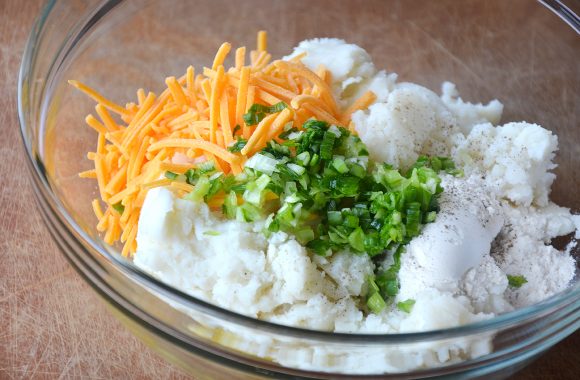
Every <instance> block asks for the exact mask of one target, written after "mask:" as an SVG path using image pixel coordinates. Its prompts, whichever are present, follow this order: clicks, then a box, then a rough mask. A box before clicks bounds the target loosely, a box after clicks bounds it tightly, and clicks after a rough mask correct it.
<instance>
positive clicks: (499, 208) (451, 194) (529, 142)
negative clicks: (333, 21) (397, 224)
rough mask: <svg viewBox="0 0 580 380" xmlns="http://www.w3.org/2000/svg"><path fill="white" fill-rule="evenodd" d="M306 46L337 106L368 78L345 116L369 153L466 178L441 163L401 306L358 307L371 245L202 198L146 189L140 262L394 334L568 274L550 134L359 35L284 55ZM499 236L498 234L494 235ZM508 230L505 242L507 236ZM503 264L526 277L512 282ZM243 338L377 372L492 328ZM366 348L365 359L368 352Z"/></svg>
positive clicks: (484, 314)
mask: <svg viewBox="0 0 580 380" xmlns="http://www.w3.org/2000/svg"><path fill="white" fill-rule="evenodd" d="M304 52H306V53H307V55H306V57H305V58H304V59H303V62H304V63H305V64H306V65H307V66H308V67H310V68H311V69H316V68H317V67H318V66H319V65H320V64H324V65H325V66H326V67H327V68H328V69H329V70H330V71H331V72H332V76H333V83H332V89H333V91H334V93H335V96H336V97H337V98H338V99H339V100H340V102H341V104H342V106H347V105H349V104H351V103H352V101H353V99H355V98H356V97H357V96H358V95H360V94H362V93H363V92H365V91H367V90H369V89H370V90H372V91H373V92H375V93H376V94H377V100H376V102H375V104H373V105H371V106H370V107H369V108H368V110H365V111H358V112H356V113H355V114H354V115H353V117H352V121H353V124H354V127H355V128H356V130H357V132H358V134H359V136H360V138H361V139H362V141H363V142H365V143H366V145H367V147H368V150H369V153H370V157H371V158H372V159H374V160H376V161H380V162H387V163H389V164H391V165H393V166H394V167H397V168H403V169H405V168H408V167H409V166H410V165H412V164H413V163H414V162H415V161H416V159H417V158H418V157H419V156H420V155H439V156H452V157H453V158H454V160H455V161H456V163H457V165H458V167H460V168H461V169H463V170H464V173H465V176H464V177H459V178H457V177H451V176H446V175H443V176H442V178H443V182H442V185H443V187H444V189H445V192H444V193H443V195H442V198H441V202H440V207H441V211H440V212H439V213H438V216H437V218H436V221H435V222H434V223H431V224H428V225H426V226H425V228H424V230H423V232H422V234H421V235H420V236H418V237H416V238H415V239H414V240H413V241H411V243H410V244H409V245H408V246H407V252H406V253H404V254H403V255H402V258H401V260H402V265H401V271H400V273H399V280H400V293H399V295H398V296H397V299H396V301H404V300H406V299H409V298H412V299H413V300H414V301H415V304H414V307H413V308H412V310H411V311H410V312H409V313H406V312H403V311H401V310H398V309H397V308H396V307H395V303H393V304H392V305H390V306H388V307H387V308H385V309H384V310H383V311H382V312H381V313H380V314H378V315H377V314H369V315H366V314H364V313H363V312H362V311H361V309H360V307H359V306H360V303H361V300H364V296H365V295H366V294H367V285H366V281H367V278H368V276H370V275H372V274H373V272H374V270H375V267H376V266H380V267H383V268H387V267H388V266H389V265H390V264H391V263H390V262H389V261H388V260H385V261H384V262H382V263H381V262H379V263H376V262H373V261H372V260H371V259H370V258H369V256H367V255H355V254H352V253H350V252H338V253H335V254H334V255H332V256H331V257H326V258H324V257H319V256H315V255H311V254H309V253H308V252H307V250H306V249H305V248H304V247H303V246H301V245H300V244H299V243H298V242H297V241H296V240H295V239H294V238H293V237H292V236H289V235H287V234H285V233H281V232H280V233H275V234H272V235H271V236H269V237H265V236H264V234H263V233H262V228H263V225H262V222H255V223H244V222H238V221H233V220H226V219H224V218H222V217H221V216H220V215H216V214H213V213H212V212H210V210H209V209H208V207H207V206H206V205H205V204H203V203H194V202H191V201H187V200H183V199H178V198H177V197H176V196H175V195H174V194H173V193H172V192H171V191H169V190H167V189H163V188H159V189H154V190H151V191H149V193H148V195H147V198H146V200H145V204H144V205H143V209H142V212H141V217H140V219H139V229H138V236H137V241H138V251H137V253H136V255H135V258H134V262H135V264H136V265H137V266H139V267H140V268H142V269H144V270H145V271H147V272H149V273H151V274H152V275H154V276H156V277H158V278H159V279H160V280H162V281H164V282H166V283H168V284H170V285H172V286H175V287H176V288H178V289H181V290H183V291H185V292H187V293H189V294H191V295H193V296H196V297H198V298H200V299H203V300H206V301H209V302H211V303H214V304H216V305H219V306H221V307H224V308H226V309H229V310H233V311H236V312H238V313H241V314H245V315H249V316H252V317H255V318H259V319H263V320H268V321H272V322H275V323H279V324H285V325H291V326H297V327H302V328H307V329H315V330H325V331H334V332H361V333H379V334H385V333H398V332H415V331H427V330H433V329H441V328H447V327H453V326H459V325H463V324H467V323H472V322H477V321H481V320H485V319H488V318H492V317H493V316H495V315H497V314H499V313H503V312H506V311H510V310H513V308H514V307H521V306H525V305H529V304H531V303H534V302H538V301H541V300H542V299H545V298H547V297H549V296H551V295H552V294H554V293H556V292H558V291H561V290H562V289H564V288H565V287H566V286H567V285H568V284H569V282H570V281H571V280H572V278H573V276H574V270H575V269H574V268H575V267H574V260H573V259H572V258H571V257H570V255H569V254H567V253H564V252H559V251H557V250H556V249H554V248H553V247H550V246H546V245H545V243H546V242H549V241H550V239H551V238H553V237H555V236H560V235H563V234H567V233H570V232H572V231H574V230H575V229H576V228H577V226H575V224H574V218H573V217H572V216H571V214H570V211H569V210H568V209H565V208H561V207H558V206H556V205H554V204H552V203H551V202H550V201H549V192H550V186H551V184H552V182H553V180H554V174H552V173H551V172H550V170H552V169H553V168H554V167H555V164H554V163H553V158H554V155H555V152H556V150H557V147H558V141H557V138H556V136H554V135H553V134H552V133H551V132H549V131H547V130H546V129H543V128H542V127H540V126H538V125H536V124H528V123H509V124H505V125H503V126H497V124H498V123H499V120H500V116H501V113H502V109H503V106H502V104H501V103H500V102H499V101H497V100H492V101H491V102H490V103H488V104H487V105H483V104H472V103H468V102H465V101H463V100H462V99H461V98H460V97H459V94H458V92H457V90H456V88H455V86H454V85H453V84H451V83H445V84H443V94H442V96H438V95H437V94H435V93H434V92H433V91H431V90H429V89H427V88H425V87H422V86H419V85H416V84H412V83H396V75H394V74H387V73H386V72H384V71H378V70H377V69H376V68H375V66H374V64H373V63H372V61H371V59H370V57H369V55H368V54H367V53H366V52H365V51H364V50H363V49H362V48H360V47H358V46H356V45H352V44H347V43H345V42H344V41H342V40H338V39H316V40H310V41H304V42H302V43H300V44H299V45H298V47H297V48H296V49H295V50H294V52H293V53H292V54H291V55H289V56H288V57H286V58H291V57H294V56H296V55H298V54H301V53H304ZM503 243H506V244H503ZM508 243H509V244H508ZM507 275H524V276H525V277H526V278H527V280H528V284H525V285H524V286H522V287H521V288H518V289H516V288H510V287H509V286H508V280H507ZM234 333H235V334H238V335H241V336H242V337H243V339H244V340H246V341H247V342H255V344H251V343H248V344H247V345H246V346H245V348H244V350H246V351H247V352H249V353H253V354H255V355H259V356H261V357H269V358H272V360H274V361H277V362H279V363H281V364H283V365H287V366H293V367H298V368H305V369H315V370H322V371H341V372H345V373H381V372H385V371H400V370H407V369H414V368H423V367H428V366H433V365H441V364H443V363H450V362H453V361H457V360H461V359H465V358H470V357H475V356H478V355H482V354H485V353H488V352H490V350H491V349H492V347H491V343H490V342H491V337H478V338H477V339H471V340H470V339H466V340H464V341H455V342H453V343H447V344H440V345H433V346H425V347H422V348H421V349H416V350H414V351H412V352H413V355H407V354H409V352H406V353H405V352H404V351H397V352H395V351H393V350H385V349H381V348H377V347H373V348H368V349H364V350H361V351H360V352H357V351H356V350H354V351H352V352H341V351H340V350H337V349H336V348H332V349H326V348H320V347H319V348H316V350H315V352H316V355H314V354H313V353H312V352H313V351H312V350H313V348H312V347H309V346H307V345H305V346H300V345H298V346H292V348H291V349H290V350H287V351H284V350H279V349H275V347H276V345H277V344H280V343H279V342H278V343H276V344H274V342H272V341H271V340H269V339H266V338H264V339H261V338H259V337H252V336H249V335H247V334H245V333H244V332H243V331H242V330H240V331H237V332H234ZM367 357H373V358H376V359H377V360H372V365H369V361H368V360H365V359H366V358H367Z"/></svg>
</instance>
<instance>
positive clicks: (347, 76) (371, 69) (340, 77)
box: [283, 38, 397, 106]
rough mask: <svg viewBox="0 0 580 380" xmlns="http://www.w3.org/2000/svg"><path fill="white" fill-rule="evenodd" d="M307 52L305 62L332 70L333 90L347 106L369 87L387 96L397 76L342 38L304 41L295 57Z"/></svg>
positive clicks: (382, 98)
mask: <svg viewBox="0 0 580 380" xmlns="http://www.w3.org/2000/svg"><path fill="white" fill-rule="evenodd" d="M303 53H306V56H305V57H304V58H303V59H302V63H304V64H305V65H306V67H308V68H309V69H311V70H314V71H316V70H317V69H318V67H319V66H320V65H323V66H324V67H326V68H327V69H328V70H329V71H330V72H331V73H332V90H333V92H334V95H335V96H336V98H337V99H338V100H339V101H340V102H341V103H342V105H343V106H348V105H350V104H351V103H352V102H354V101H355V100H356V99H357V98H358V97H359V96H361V95H362V94H363V93H364V92H366V91H369V90H370V91H373V92H374V93H375V95H376V96H377V100H378V101H384V100H386V98H387V96H388V95H389V92H390V91H392V89H393V86H394V85H395V82H396V80H397V75H396V74H387V73H386V72H385V71H384V70H381V71H377V69H376V68H375V65H374V63H373V62H372V60H371V57H370V55H369V54H368V53H367V52H366V51H365V50H364V49H363V48H361V47H360V46H358V45H354V44H348V43H346V42H345V41H344V40H340V39H338V38H315V39H312V40H306V41H302V42H300V43H299V44H298V46H297V47H295V48H294V51H293V52H292V54H290V55H288V56H286V57H284V58H283V59H291V58H293V57H295V56H297V55H299V54H303Z"/></svg>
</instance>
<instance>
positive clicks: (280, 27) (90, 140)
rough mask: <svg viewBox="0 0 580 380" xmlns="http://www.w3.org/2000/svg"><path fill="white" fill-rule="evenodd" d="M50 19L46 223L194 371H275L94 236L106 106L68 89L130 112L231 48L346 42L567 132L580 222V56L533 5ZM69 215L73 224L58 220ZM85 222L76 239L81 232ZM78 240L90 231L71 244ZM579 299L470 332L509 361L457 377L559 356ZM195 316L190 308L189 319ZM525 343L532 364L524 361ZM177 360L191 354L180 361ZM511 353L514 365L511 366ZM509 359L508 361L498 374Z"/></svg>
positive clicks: (39, 140) (25, 99)
mask: <svg viewBox="0 0 580 380" xmlns="http://www.w3.org/2000/svg"><path fill="white" fill-rule="evenodd" d="M99 9H100V11H96V10H99ZM46 17H48V20H47V22H46V23H45V24H44V25H45V26H44V28H43V29H42V31H41V32H42V34H41V36H40V37H39V38H37V40H36V42H35V46H36V51H33V50H30V46H29V50H28V51H27V53H28V54H33V55H34V56H29V57H28V59H30V62H29V63H30V65H29V66H26V57H25V63H24V67H25V70H24V72H23V74H24V75H23V77H24V78H25V81H24V83H23V84H22V89H21V91H23V92H21V102H22V104H23V114H21V117H22V119H23V124H24V134H25V139H27V143H28V145H29V152H30V153H31V155H33V157H34V158H35V159H36V164H37V168H36V169H37V170H38V169H39V167H41V168H42V170H44V174H45V176H46V177H45V178H46V181H47V183H45V184H43V183H42V180H41V179H37V178H35V180H36V183H37V185H38V186H39V188H41V187H43V186H44V185H48V186H47V187H46V191H45V192H44V194H43V191H40V190H39V193H38V194H39V198H40V200H41V203H42V202H47V204H49V205H48V206H46V207H45V210H44V212H45V213H46V215H47V219H48V220H49V225H50V223H51V222H50V220H53V221H54V223H55V225H57V224H58V226H52V227H51V228H52V229H53V233H55V235H57V236H58V237H60V238H61V239H62V241H61V242H60V243H59V244H60V245H61V247H62V248H63V250H65V252H68V253H67V254H68V255H69V258H71V260H72V261H73V263H74V264H75V265H76V266H77V267H78V268H79V269H80V270H81V271H82V272H83V273H84V275H85V276H86V277H87V278H88V280H89V281H90V282H92V283H93V284H94V285H95V284H96V285H95V286H96V287H97V288H99V289H100V291H101V292H102V294H103V295H106V296H107V297H109V301H110V302H111V303H113V304H114V305H115V306H116V307H117V308H119V309H122V310H124V313H125V315H126V316H127V315H132V317H131V318H129V317H126V319H127V321H129V323H130V324H131V321H132V324H133V325H135V326H140V327H139V328H141V329H144V328H143V325H144V322H143V321H144V320H145V321H147V322H146V323H147V324H149V325H150V326H154V327H152V328H151V329H144V330H143V331H145V332H143V333H142V334H143V336H150V338H148V339H152V338H151V337H156V339H159V342H165V343H159V342H158V343H157V344H167V345H168V346H167V347H173V349H170V350H165V353H166V355H169V356H171V357H172V358H173V359H174V360H175V361H178V362H180V363H181V364H182V365H185V366H189V365H187V364H184V363H188V362H187V360H186V359H183V358H187V357H188V355H189V357H190V358H191V357H194V356H195V357H199V356H200V355H201V354H200V353H199V352H197V353H196V352H194V350H193V349H194V347H198V348H199V349H201V350H206V351H212V352H213V353H214V354H216V355H218V356H224V357H230V358H232V360H234V361H240V362H244V361H245V362H246V364H248V365H249V366H252V365H253V366H255V367H261V368H269V369H271V370H275V367H276V365H275V364H273V363H268V362H266V361H263V360H261V359H256V358H253V357H251V356H248V355H245V354H244V353H243V351H244V348H243V346H244V344H247V343H244V342H241V343H240V342H236V341H235V339H230V338H231V337H228V336H227V334H226V335H220V334H221V332H220V331H221V330H220V328H221V327H224V324H227V323H230V322H227V323H226V322H224V320H223V316H220V317H216V315H219V312H216V311H215V310H213V309H211V308H207V307H205V306H199V304H196V303H195V301H191V300H190V301H187V299H185V300H184V299H182V298H180V297H179V295H176V294H174V293H171V292H167V290H166V289H162V288H157V289H149V290H145V288H148V287H149V288H151V283H150V282H148V280H147V279H146V278H145V279H144V278H143V277H139V276H135V275H134V273H133V272H131V269H129V268H128V267H126V266H122V265H119V264H118V263H114V262H112V261H111V260H110V258H108V257H107V256H106V255H103V254H102V252H103V251H106V250H108V248H107V247H105V246H104V245H103V244H102V242H101V240H100V238H99V236H98V235H97V234H96V232H95V229H94V225H95V218H94V215H93V213H92V210H91V207H90V202H91V200H92V199H93V198H95V197H97V196H98V192H97V188H96V184H95V182H94V181H91V180H83V179H80V178H78V176H77V173H78V172H80V171H82V170H86V169H90V168H91V161H89V160H88V159H87V158H86V152H88V151H92V150H94V148H95V145H96V134H95V133H94V131H92V130H91V129H90V128H88V127H87V126H86V125H85V124H84V122H83V120H84V117H85V116H86V115H87V114H88V113H91V112H94V108H93V107H94V103H93V101H92V100H90V99H88V98H87V97H85V96H83V95H81V94H80V93H78V92H76V91H74V90H73V89H72V87H70V86H68V85H67V84H66V81H67V80H68V79H77V80H80V81H82V82H84V83H87V84H88V85H91V86H93V87H94V88H95V89H97V90H98V91H100V92H102V93H103V94H106V95H107V97H110V98H111V99H112V100H114V101H116V102H118V103H121V104H124V103H126V102H130V101H135V100H136V95H135V91H136V89H137V88H140V87H143V88H144V89H146V90H151V91H154V92H159V91H160V90H161V89H162V88H163V87H164V78H165V77H166V76H170V75H175V76H179V75H181V74H183V73H184V72H185V69H186V67H187V66H188V65H194V66H195V68H196V69H197V70H198V72H199V70H201V68H202V67H203V66H204V65H205V66H207V65H210V64H211V61H212V58H213V55H214V54H215V51H216V49H217V48H218V47H219V45H220V44H221V43H222V42H223V41H229V42H231V43H232V44H233V46H234V47H236V46H240V45H246V46H248V47H249V48H252V47H253V46H254V44H255V36H256V32H257V31H258V30H261V29H265V30H267V31H268V32H269V51H270V52H271V53H272V54H273V56H274V57H280V56H282V55H285V54H287V53H288V52H289V51H290V50H291V48H292V47H293V46H294V45H296V44H297V42H299V41H301V40H303V39H306V38H314V37H339V38H343V39H345V40H347V41H349V42H353V43H356V44H359V45H361V46H362V47H364V48H365V49H366V50H367V51H368V52H369V53H370V55H371V56H372V57H373V59H374V61H375V64H376V65H377V67H378V68H385V69H387V71H389V72H396V73H398V74H399V79H400V81H412V82H415V83H419V84H422V85H425V86H427V87H429V88H431V89H433V90H434V91H436V92H439V90H440V84H441V83H442V82H443V81H445V80H451V81H453V82H455V83H456V84H457V86H458V89H459V91H460V93H461V95H462V97H463V98H464V99H465V100H469V101H483V102H487V101H489V100H491V99H493V98H498V99H499V100H500V101H502V102H503V103H504V105H505V112H504V121H519V120H526V121H530V122H537V123H539V124H541V125H543V126H544V127H546V128H548V129H551V130H553V131H554V132H555V133H556V134H558V136H559V141H560V154H559V156H558V157H557V162H558V164H559V166H558V168H557V169H556V172H557V174H558V179H557V181H556V183H555V184H554V187H553V199H554V200H556V201H557V202H558V203H559V204H561V205H564V206H567V207H571V208H572V209H574V210H580V198H579V197H578V196H577V192H576V191H570V190H571V189H577V188H578V187H579V185H580V180H579V178H580V147H579V145H578V141H579V139H580V130H579V129H578V115H579V112H578V107H579V104H580V66H579V65H578V64H577V61H578V59H577V58H578V52H579V51H580V50H579V49H580V45H579V43H580V41H579V39H578V37H577V35H576V34H575V33H574V32H573V31H572V30H571V29H569V28H568V27H567V26H566V25H565V24H564V23H562V22H561V21H560V20H559V19H557V18H556V16H554V15H553V14H552V13H550V12H548V11H547V10H546V9H544V8H543V7H542V6H541V5H540V4H536V3H532V4H531V5H530V2H529V1H527V0H518V1H510V2H505V1H502V0H492V1H485V2H481V1H462V2H458V1H454V0H444V1H438V2H432V1H418V2H417V1H415V2H406V1H382V0H377V1H340V2H337V1H330V0H329V1H313V0H293V1H284V2H282V1H276V2H273V1H267V0H262V1H260V0H246V1H240V2H236V5H235V6H234V5H233V3H232V2H230V1H227V0H221V1H216V0H198V1H195V2H191V1H178V0H172V1H131V2H120V3H118V2H108V3H107V5H106V6H104V7H103V5H102V4H101V2H99V1H94V2H85V1H63V2H57V3H56V4H52V5H51V8H50V13H48V15H47V16H46ZM71 36H72V37H73V38H72V39H71V38H70V37H71ZM77 37H78V38H77ZM63 41H64V43H63ZM73 45H74V48H72V49H70V47H71V46H73ZM48 189H50V191H52V193H50V191H48ZM53 195H54V198H53ZM52 200H56V202H52ZM55 213H56V214H59V213H60V215H61V217H58V218H54V217H53V216H52V215H53V214H55ZM62 215H64V217H62ZM73 220H74V223H76V224H77V225H78V226H73ZM59 223H62V225H60V224H59ZM59 226H60V227H59ZM74 228H77V229H76V232H74V233H73V234H72V235H70V236H69V235H67V231H68V230H74ZM79 242H80V243H79ZM99 250H103V251H101V252H100V251H99ZM70 252H75V253H70ZM83 255H84V256H83ZM126 265H129V266H130V263H127V264H126ZM83 268H90V270H84V269H83ZM567 297H568V298H567V299H566V301H565V302H563V301H562V302H559V301H558V300H557V299H556V300H553V305H554V306H553V307H550V308H546V309H544V310H543V311H542V312H541V313H539V314H530V315H529V317H528V320H527V325H522V323H521V321H519V320H518V321H512V322H510V323H507V322H506V324H505V325H503V327H501V328H500V329H498V330H490V329H487V330H486V329H485V328H482V329H479V330H473V331H463V332H461V334H462V335H464V337H465V335H467V336H469V337H471V338H472V340H473V341H476V340H481V339H485V338H486V337H490V336H491V335H490V333H493V336H496V335H495V334H496V333H500V334H499V335H497V336H496V337H495V351H496V355H495V356H493V355H492V356H490V357H489V358H488V359H486V360H488V361H487V362H486V361H475V362H473V363H472V364H469V363H468V364H466V365H465V366H463V367H462V366H455V367H450V368H449V369H448V371H456V370H467V369H469V368H476V367H479V366H481V365H482V363H487V364H488V366H487V367H486V368H487V369H486V370H485V371H484V372H493V371H495V370H496V369H499V368H500V367H501V368H505V367H508V365H509V366H512V365H513V363H514V362H516V361H523V360H526V359H529V358H531V357H533V356H534V355H536V354H537V353H538V352H539V351H541V350H542V349H544V348H545V347H547V346H549V345H551V344H554V343H555V342H556V341H557V340H558V339H561V338H562V337H563V336H565V334H568V333H570V331H573V330H574V329H575V328H577V327H578V285H575V289H573V290H572V291H570V292H568V295H567ZM188 302H189V306H192V307H191V308H189V309H188V310H189V311H188V312H182V310H184V309H183V308H187V305H188ZM177 304H181V306H176V305H177ZM127 305H130V306H131V307H128V306H127ZM127 309H129V310H127ZM135 316H136V317H135ZM192 316H193V319H192ZM136 321H137V322H136ZM192 321H193V322H192ZM231 323H233V324H230V330H231V329H233V330H236V329H238V330H239V331H242V330H243V329H247V332H248V333H253V332H252V331H253V330H252V329H254V328H257V329H262V327H263V326H261V325H258V326H253V325H252V323H251V321H246V322H245V323H244V326H245V327H241V326H238V325H237V323H239V320H236V321H234V322H231ZM220 325H221V327H220V328H216V326H220ZM159 326H162V327H164V328H165V327H169V330H168V331H166V333H167V334H168V335H167V336H170V337H171V339H169V338H168V340H164V339H165V338H163V337H161V338H160V337H159V336H160V335H159ZM232 326H234V327H232ZM550 329H551V330H550ZM548 330H549V331H548ZM152 331H155V332H152ZM261 333H264V332H263V331H262V332H261ZM264 334H267V335H268V338H269V339H274V340H276V342H277V343H276V344H278V346H279V349H289V347H292V344H295V343H296V341H293V340H292V339H294V338H291V337H288V335H287V331H285V330H283V329H281V330H280V331H271V333H270V332H269V333H264ZM534 334H536V335H535V336H534ZM542 334H544V335H542ZM290 335H292V334H290ZM300 336H301V337H300V342H304V341H305V336H304V335H300ZM530 336H532V337H533V339H532V338H530ZM417 339H419V338H417ZM421 339H422V338H421ZM429 339H432V340H431V341H439V342H452V341H453V340H454V339H455V338H454V337H452V336H450V335H447V336H443V335H441V336H439V337H432V338H429ZM306 340H308V341H309V342H310V343H309V344H311V345H317V344H321V345H329V344H337V342H336V341H335V342H334V343H332V342H329V341H327V340H326V339H322V338H321V337H320V336H316V335H313V336H312V337H310V338H309V339H306ZM168 342H169V343H168ZM176 342H181V343H180V344H177V343H176ZM518 342H519V343H521V352H519V353H518V352H516V351H515V350H514V349H512V348H513V347H512V346H513V345H514V344H516V343H518ZM366 344H371V345H377V344H384V345H386V344H392V346H393V347H399V348H403V349H405V348H407V349H416V345H415V346H414V344H415V343H413V342H411V341H410V340H409V341H400V342H391V343H389V342H388V341H385V342H383V343H380V342H378V343H377V342H372V343H365V342H364V339H361V340H360V341H358V342H354V341H353V342H351V343H348V342H347V343H344V344H342V347H338V346H337V351H340V350H344V349H352V350H356V349H357V348H358V349H360V348H364V347H365V345H366ZM179 345H181V348H177V346H179ZM414 347H415V348H414ZM502 350H505V351H502ZM510 350H511V351H513V352H512V354H511V355H513V357H511V359H510V356H509V355H507V354H506V352H507V351H510ZM511 351H510V352H511ZM504 354H506V355H507V356H505V357H503V359H506V360H504V361H503V364H502V365H499V364H497V361H498V360H499V358H501V355H504ZM524 354H525V355H524ZM180 355H185V356H180ZM208 360H210V361H213V360H215V358H210V359H208ZM510 360H512V361H513V362H511V361H510ZM190 363H192V362H190ZM232 363H233V362H232ZM232 363H230V364H232ZM494 363H495V364H494ZM496 365H497V366H498V367H497V368H496V367H494V366H496ZM198 367H199V366H197V367H196V368H198ZM248 368H250V367H247V368H245V369H242V370H247V369H248ZM513 368H516V367H514V366H512V369H513ZM207 370H208V371H209V370H210V368H209V366H208V368H207ZM446 371H447V370H446ZM478 371H479V370H478ZM484 372H481V373H482V374H483V373H484ZM208 373H209V374H210V376H211V372H208ZM295 373H298V372H295ZM441 373H444V372H441ZM478 373H480V372H478Z"/></svg>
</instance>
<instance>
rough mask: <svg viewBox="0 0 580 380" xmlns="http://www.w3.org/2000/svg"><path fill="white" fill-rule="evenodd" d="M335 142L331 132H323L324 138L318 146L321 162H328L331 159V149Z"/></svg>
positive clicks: (334, 136)
mask: <svg viewBox="0 0 580 380" xmlns="http://www.w3.org/2000/svg"><path fill="white" fill-rule="evenodd" d="M335 140H336V135H335V134H334V133H332V132H328V131H327V132H324V137H323V138H322V142H321V144H320V157H321V158H322V159H323V160H330V159H331V158H332V149H333V147H334V141H335Z"/></svg>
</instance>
